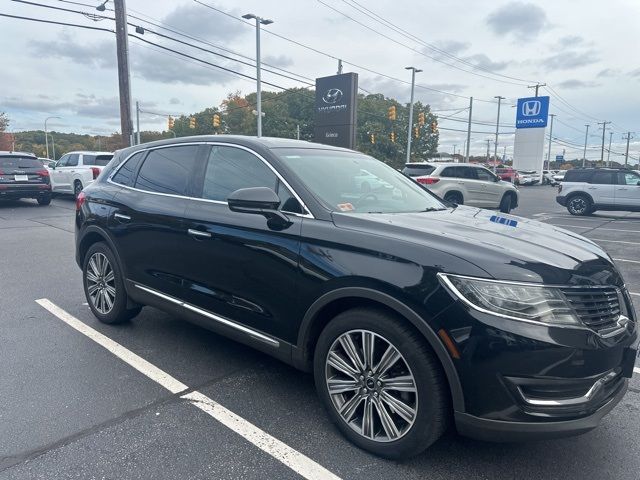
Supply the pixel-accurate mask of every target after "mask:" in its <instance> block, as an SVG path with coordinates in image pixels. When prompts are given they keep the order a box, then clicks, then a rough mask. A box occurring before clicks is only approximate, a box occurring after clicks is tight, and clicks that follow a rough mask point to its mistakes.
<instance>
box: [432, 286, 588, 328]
mask: <svg viewBox="0 0 640 480" xmlns="http://www.w3.org/2000/svg"><path fill="white" fill-rule="evenodd" d="M438 276H439V277H440V278H441V279H442V281H443V282H444V283H445V285H446V286H447V287H448V288H449V290H451V291H452V292H453V293H454V294H455V295H456V296H457V297H458V298H459V299H460V300H462V301H463V302H465V303H466V304H467V305H469V306H470V307H472V308H475V309H476V310H480V311H481V312H485V313H490V314H493V315H500V316H502V317H507V318H511V319H514V320H521V321H528V322H536V323H544V324H549V325H565V326H568V325H571V326H577V325H582V323H581V322H580V321H579V320H578V317H577V316H576V314H575V313H574V311H573V309H572V308H571V307H570V306H569V304H568V302H567V300H566V299H565V297H564V295H563V294H562V292H561V291H560V290H559V289H557V288H553V287H544V286H537V285H527V284H518V283H508V282H498V281H494V280H483V279H478V278H469V277H458V276H455V275H444V274H438Z"/></svg>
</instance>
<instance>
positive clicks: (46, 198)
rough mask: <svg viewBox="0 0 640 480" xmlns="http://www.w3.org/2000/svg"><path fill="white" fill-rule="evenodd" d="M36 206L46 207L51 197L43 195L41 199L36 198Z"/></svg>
mask: <svg viewBox="0 0 640 480" xmlns="http://www.w3.org/2000/svg"><path fill="white" fill-rule="evenodd" d="M37 200H38V205H42V206H46V205H49V204H50V203H51V195H44V196H42V197H38V198H37Z"/></svg>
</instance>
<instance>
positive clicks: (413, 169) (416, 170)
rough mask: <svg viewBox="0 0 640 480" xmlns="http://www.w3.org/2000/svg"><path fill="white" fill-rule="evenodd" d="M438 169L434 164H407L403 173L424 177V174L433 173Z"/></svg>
mask: <svg viewBox="0 0 640 480" xmlns="http://www.w3.org/2000/svg"><path fill="white" fill-rule="evenodd" d="M435 169H436V167H434V166H432V165H407V166H406V167H404V169H403V170H402V173H404V174H405V175H408V176H410V177H422V176H423V175H431V173H432V172H433V171H434V170H435Z"/></svg>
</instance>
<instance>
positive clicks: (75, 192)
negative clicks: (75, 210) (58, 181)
mask: <svg viewBox="0 0 640 480" xmlns="http://www.w3.org/2000/svg"><path fill="white" fill-rule="evenodd" d="M83 188H84V187H83V186H82V182H81V181H80V180H76V181H75V182H73V198H76V199H77V198H78V195H80V192H81V191H82V189H83Z"/></svg>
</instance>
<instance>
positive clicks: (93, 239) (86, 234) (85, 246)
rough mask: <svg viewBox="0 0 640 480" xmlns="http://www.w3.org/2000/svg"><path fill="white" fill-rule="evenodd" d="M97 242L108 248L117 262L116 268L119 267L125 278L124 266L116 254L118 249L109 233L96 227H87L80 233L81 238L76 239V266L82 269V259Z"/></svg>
mask: <svg viewBox="0 0 640 480" xmlns="http://www.w3.org/2000/svg"><path fill="white" fill-rule="evenodd" d="M97 242H104V243H106V244H107V245H108V246H109V248H110V249H111V251H112V252H113V255H114V256H115V257H116V260H117V261H118V267H120V271H121V272H122V273H123V275H124V276H125V277H126V274H125V272H126V270H125V268H124V265H123V264H122V260H121V259H120V255H119V254H118V249H117V248H116V245H115V243H114V241H113V239H112V238H111V235H109V233H107V232H106V231H105V230H104V229H103V228H100V227H99V226H97V225H89V226H88V227H87V228H86V229H85V230H84V231H83V232H82V236H81V237H79V239H78V247H77V255H76V260H77V262H78V266H79V267H80V268H82V267H83V263H84V257H85V256H86V255H87V252H88V251H89V248H91V245H93V244H94V243H97Z"/></svg>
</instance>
